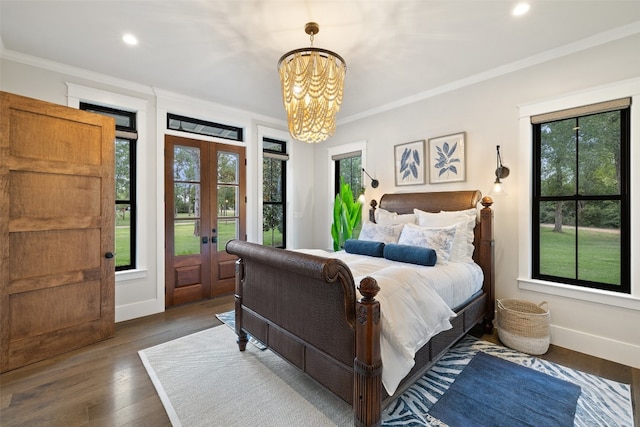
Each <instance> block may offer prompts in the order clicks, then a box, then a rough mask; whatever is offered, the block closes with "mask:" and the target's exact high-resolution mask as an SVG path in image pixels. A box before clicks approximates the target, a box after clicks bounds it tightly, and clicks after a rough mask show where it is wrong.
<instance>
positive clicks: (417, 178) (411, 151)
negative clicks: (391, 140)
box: [394, 140, 425, 186]
mask: <svg viewBox="0 0 640 427" xmlns="http://www.w3.org/2000/svg"><path fill="white" fill-rule="evenodd" d="M394 156H395V177H396V186H401V185H420V184H424V183H425V177H424V176H425V166H424V162H425V158H424V140H420V141H414V142H407V143H406V144H398V145H396V146H395V147H394Z"/></svg>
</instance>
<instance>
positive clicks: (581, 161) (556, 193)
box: [531, 98, 631, 293]
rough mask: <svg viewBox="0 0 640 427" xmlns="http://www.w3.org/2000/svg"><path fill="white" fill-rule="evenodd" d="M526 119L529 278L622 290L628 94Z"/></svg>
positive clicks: (626, 270)
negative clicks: (529, 127)
mask: <svg viewBox="0 0 640 427" xmlns="http://www.w3.org/2000/svg"><path fill="white" fill-rule="evenodd" d="M531 122H532V124H533V141H534V144H533V148H534V153H533V179H532V183H533V203H532V218H533V221H532V225H533V229H532V246H533V249H532V277H533V278H534V279H543V280H547V281H552V282H559V283H566V284H571V285H576V286H584V287H590V288H598V289H603V290H609V291H617V292H622V293H630V292H631V288H630V282H631V281H630V271H631V270H630V269H631V266H630V258H631V254H630V248H631V243H630V191H629V190H630V189H629V184H630V128H631V126H630V99H629V98H625V99H620V100H616V101H610V102H603V103H599V104H592V105H588V106H586V107H579V108H573V109H569V110H563V111H558V112H555V113H548V114H542V115H538V116H532V117H531Z"/></svg>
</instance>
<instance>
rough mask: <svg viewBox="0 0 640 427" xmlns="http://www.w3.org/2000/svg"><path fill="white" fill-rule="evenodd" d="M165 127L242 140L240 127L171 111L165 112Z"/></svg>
mask: <svg viewBox="0 0 640 427" xmlns="http://www.w3.org/2000/svg"><path fill="white" fill-rule="evenodd" d="M167 129H173V130H179V131H182V132H188V133H195V134H197V135H206V136H215V137H218V138H224V139H229V140H231V141H243V140H244V137H243V132H242V128H241V127H236V126H229V125H223V124H220V123H215V122H209V121H206V120H200V119H194V118H192V117H185V116H179V115H177V114H171V113H168V114H167Z"/></svg>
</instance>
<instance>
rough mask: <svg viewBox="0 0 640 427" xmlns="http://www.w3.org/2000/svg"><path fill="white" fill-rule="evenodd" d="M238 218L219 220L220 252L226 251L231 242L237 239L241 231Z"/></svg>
mask: <svg viewBox="0 0 640 427" xmlns="http://www.w3.org/2000/svg"><path fill="white" fill-rule="evenodd" d="M239 225H240V221H239V219H238V218H224V219H218V251H219V252H220V251H224V250H225V246H226V244H227V242H228V241H229V240H232V239H237V238H238V237H239V236H238V235H239V230H240V227H239Z"/></svg>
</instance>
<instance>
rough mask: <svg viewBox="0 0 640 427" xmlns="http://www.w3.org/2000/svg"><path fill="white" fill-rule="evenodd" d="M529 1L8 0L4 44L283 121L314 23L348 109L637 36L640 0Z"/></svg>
mask: <svg viewBox="0 0 640 427" xmlns="http://www.w3.org/2000/svg"><path fill="white" fill-rule="evenodd" d="M530 2H531V5H532V7H531V10H530V12H529V13H528V14H527V15H525V16H521V17H514V16H512V15H511V9H512V8H513V6H514V5H515V3H516V2H515V1H505V0H494V1H490V0H466V1H460V0H411V1H410V0H361V1H360V0H328V1H321V0H126V1H125V0H123V1H118V0H85V1H79V0H76V1H63V0H43V1H36V0H0V37H1V42H2V44H3V46H0V48H2V51H3V52H4V53H5V54H11V53H13V54H26V55H29V56H35V57H38V58H44V59H47V60H52V61H56V62H60V63H62V64H67V65H71V66H75V67H80V68H83V69H86V70H91V71H94V72H99V73H102V74H106V75H109V76H113V77H117V78H121V79H126V80H128V81H132V82H136V83H140V84H144V85H148V86H152V87H155V88H160V89H164V90H169V91H174V92H178V93H182V94H185V95H190V96H194V97H198V98H202V99H205V100H210V101H214V102H216V103H219V104H223V105H227V106H230V107H235V108H240V109H244V110H248V111H252V112H255V113H260V114H265V115H267V116H270V117H275V118H278V119H284V118H285V114H284V111H283V108H282V101H281V95H280V81H279V78H278V74H277V71H276V64H277V61H278V59H279V58H280V56H281V55H282V54H283V53H285V52H286V51H289V50H291V49H295V48H300V47H306V46H309V37H308V36H307V35H306V34H305V33H304V25H305V23H306V22H309V21H315V22H318V23H319V24H320V32H319V34H318V35H317V36H316V37H315V41H314V46H316V47H321V48H325V49H330V50H333V51H335V52H337V53H339V54H340V55H341V56H342V57H343V58H345V60H346V62H347V75H346V83H345V94H344V101H343V104H342V109H341V111H340V113H338V119H339V120H340V119H343V120H344V119H345V118H349V117H357V116H361V115H365V114H367V112H371V111H372V110H373V111H375V110H378V109H384V108H385V107H388V106H390V105H398V104H400V103H403V102H406V101H407V99H416V97H418V98H419V97H421V96H425V95H426V94H429V93H435V92H437V91H440V90H443V88H447V87H455V86H456V85H460V84H463V83H464V82H469V81H475V80H478V79H481V78H484V77H489V76H492V75H496V74H499V73H500V72H502V71H504V70H510V69H515V68H518V67H519V66H522V65H523V64H531V63H534V62H536V61H540V60H544V59H545V58H550V57H554V56H558V55H560V54H564V53H568V52H572V51H576V50H579V49H581V48H584V47H589V46H592V45H596V44H599V43H602V42H606V41H608V40H613V39H616V38H620V37H623V36H626V35H630V34H635V33H640V0H627V1H616V0H600V1H583V0H546V1H543V0H530ZM126 32H131V33H133V34H135V35H136V36H137V37H138V39H139V41H140V42H139V44H138V45H137V46H135V47H131V46H127V45H125V44H124V43H123V42H122V41H121V37H122V35H123V34H124V33H126ZM638 53H639V58H640V46H639V47H638ZM636 60H640V59H638V58H636Z"/></svg>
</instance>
